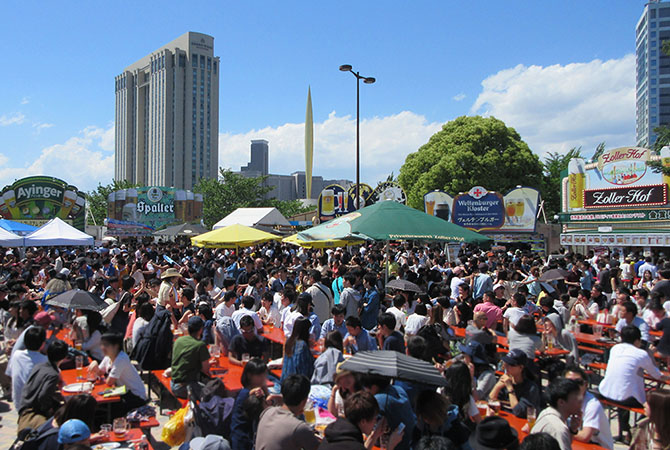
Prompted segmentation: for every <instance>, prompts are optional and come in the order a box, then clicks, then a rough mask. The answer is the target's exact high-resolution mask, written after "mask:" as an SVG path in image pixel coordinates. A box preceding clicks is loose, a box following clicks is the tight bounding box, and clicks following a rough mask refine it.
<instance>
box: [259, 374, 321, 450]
mask: <svg viewBox="0 0 670 450" xmlns="http://www.w3.org/2000/svg"><path fill="white" fill-rule="evenodd" d="M309 390H310V383H309V378H307V377H305V376H304V375H299V374H294V375H290V376H288V377H286V378H285V379H284V380H283V381H282V385H281V395H282V397H283V400H284V405H283V406H273V407H270V408H267V409H266V410H265V411H263V413H262V414H261V418H260V422H259V423H258V433H257V435H256V450H285V449H289V448H290V449H293V448H295V449H303V450H315V449H316V448H318V447H319V440H318V439H317V438H316V436H315V435H314V433H313V432H312V430H311V428H310V427H309V426H308V425H307V424H306V423H305V422H303V421H302V420H300V419H299V417H300V416H301V415H302V413H303V411H304V409H305V405H306V404H307V399H308V396H309Z"/></svg>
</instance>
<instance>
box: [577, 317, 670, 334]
mask: <svg viewBox="0 0 670 450" xmlns="http://www.w3.org/2000/svg"><path fill="white" fill-rule="evenodd" d="M578 323H580V324H582V325H589V326H591V327H593V326H594V325H600V326H601V327H603V328H608V329H614V328H616V324H615V323H600V322H598V321H596V320H593V319H582V320H579V321H578ZM649 334H650V335H651V336H656V337H661V336H663V332H662V331H656V330H654V329H652V328H651V327H650V328H649Z"/></svg>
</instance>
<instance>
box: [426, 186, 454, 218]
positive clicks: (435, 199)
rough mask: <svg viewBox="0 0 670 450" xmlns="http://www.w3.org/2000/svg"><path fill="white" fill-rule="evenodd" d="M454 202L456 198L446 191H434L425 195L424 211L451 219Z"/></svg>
mask: <svg viewBox="0 0 670 450" xmlns="http://www.w3.org/2000/svg"><path fill="white" fill-rule="evenodd" d="M453 204H454V198H453V197H452V196H451V195H449V194H447V193H446V192H442V191H432V192H428V193H427V194H426V195H424V196H423V207H424V212H425V213H426V214H428V215H430V216H436V217H439V218H441V219H444V220H446V221H451V208H452V205H453Z"/></svg>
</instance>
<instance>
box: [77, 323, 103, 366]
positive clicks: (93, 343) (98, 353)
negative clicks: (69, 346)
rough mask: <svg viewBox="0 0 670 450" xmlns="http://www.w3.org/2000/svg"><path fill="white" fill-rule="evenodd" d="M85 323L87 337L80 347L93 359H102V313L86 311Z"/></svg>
mask: <svg viewBox="0 0 670 450" xmlns="http://www.w3.org/2000/svg"><path fill="white" fill-rule="evenodd" d="M84 314H86V324H87V325H88V331H89V337H88V339H86V340H85V341H84V342H82V344H81V349H82V350H83V351H85V352H86V353H88V355H89V356H90V357H91V358H92V359H94V360H95V361H102V358H104V357H105V355H103V354H102V349H101V348H100V338H102V333H103V332H104V331H105V326H104V324H103V320H102V315H101V314H100V313H99V312H97V311H86V312H85V313H84Z"/></svg>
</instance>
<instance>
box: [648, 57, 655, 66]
mask: <svg viewBox="0 0 670 450" xmlns="http://www.w3.org/2000/svg"><path fill="white" fill-rule="evenodd" d="M649 65H650V66H651V67H656V60H655V59H652V60H651V63H650V64H649Z"/></svg>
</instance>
